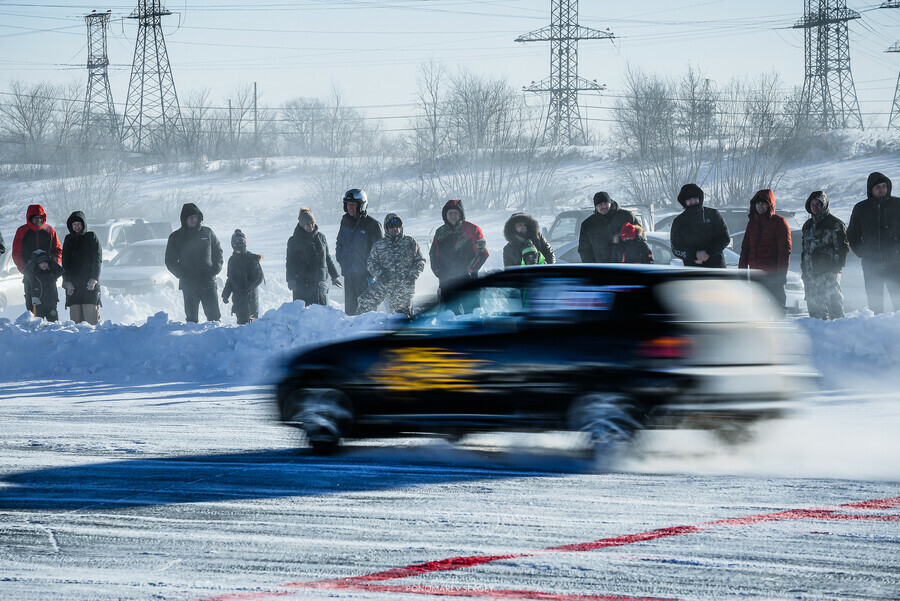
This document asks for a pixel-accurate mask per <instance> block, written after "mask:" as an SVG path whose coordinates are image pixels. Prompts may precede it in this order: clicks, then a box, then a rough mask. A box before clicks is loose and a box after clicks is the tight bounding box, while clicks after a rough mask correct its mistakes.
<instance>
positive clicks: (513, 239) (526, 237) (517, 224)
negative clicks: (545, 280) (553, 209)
mask: <svg viewBox="0 0 900 601" xmlns="http://www.w3.org/2000/svg"><path fill="white" fill-rule="evenodd" d="M503 237H504V238H506V246H504V247H503V266H504V267H511V266H513V265H526V264H529V265H532V264H542V263H556V255H555V254H554V253H553V247H551V246H550V243H549V242H547V239H546V238H544V236H543V234H541V232H540V229H539V227H538V222H537V220H535V219H534V218H533V217H531V216H529V215H526V214H525V213H516V214H515V215H513V216H512V217H510V218H509V219H507V220H506V225H504V226H503ZM526 248H530V249H534V251H535V252H536V253H537V254H536V255H535V257H534V259H535V260H534V263H525V262H524V261H525V259H524V255H525V254H526V252H525V251H526Z"/></svg>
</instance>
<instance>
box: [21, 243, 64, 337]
mask: <svg viewBox="0 0 900 601" xmlns="http://www.w3.org/2000/svg"><path fill="white" fill-rule="evenodd" d="M22 275H23V276H24V279H25V292H26V293H27V294H28V295H29V297H30V299H31V306H32V313H34V316H35V317H42V318H44V319H46V320H47V321H58V320H59V312H58V311H57V309H56V306H57V304H58V303H59V291H58V290H57V289H56V280H58V279H59V277H60V276H61V275H63V268H62V267H61V266H60V265H59V263H57V262H56V261H55V260H53V258H51V257H50V253H48V252H47V251H46V250H43V249H38V250H36V251H34V252H33V253H31V258H30V259H29V260H28V263H26V264H25V268H24V269H23V270H22Z"/></svg>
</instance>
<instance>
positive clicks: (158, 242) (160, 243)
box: [126, 238, 169, 248]
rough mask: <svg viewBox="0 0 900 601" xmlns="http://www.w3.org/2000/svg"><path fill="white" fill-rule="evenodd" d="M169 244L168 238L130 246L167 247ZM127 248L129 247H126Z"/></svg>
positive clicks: (142, 241) (134, 243) (143, 241)
mask: <svg viewBox="0 0 900 601" xmlns="http://www.w3.org/2000/svg"><path fill="white" fill-rule="evenodd" d="M168 242H169V239H168V238H154V239H152V240H141V241H140V242H132V243H131V244H129V245H128V246H129V247H130V246H165V245H166V244H167V243H168ZM126 248H127V247H126Z"/></svg>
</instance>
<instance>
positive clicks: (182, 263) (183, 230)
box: [166, 202, 224, 323]
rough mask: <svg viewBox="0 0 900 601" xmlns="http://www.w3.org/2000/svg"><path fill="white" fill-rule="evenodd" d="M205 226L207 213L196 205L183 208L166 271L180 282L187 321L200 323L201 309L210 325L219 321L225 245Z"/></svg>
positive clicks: (171, 239)
mask: <svg viewBox="0 0 900 601" xmlns="http://www.w3.org/2000/svg"><path fill="white" fill-rule="evenodd" d="M202 223H203V213H202V212H201V211H200V209H199V208H197V205H195V204H194V203H192V202H189V203H186V204H185V205H184V206H183V207H181V227H180V228H178V229H177V230H175V231H174V232H172V233H171V234H169V242H168V244H166V267H167V268H168V270H169V271H170V272H171V273H172V275H174V276H175V277H176V278H178V288H179V290H181V292H182V294H183V296H184V314H185V320H186V321H189V322H194V323H196V322H197V321H199V317H200V305H201V304H202V305H203V314H204V315H206V320H207V321H219V320H220V319H221V318H222V313H221V312H220V311H219V296H218V294H216V275H218V274H219V272H220V271H222V264H223V262H224V259H223V256H222V245H221V244H219V240H218V238H216V234H215V233H214V232H213V231H212V230H211V229H210V228H208V227H206V226H205V225H201V224H202Z"/></svg>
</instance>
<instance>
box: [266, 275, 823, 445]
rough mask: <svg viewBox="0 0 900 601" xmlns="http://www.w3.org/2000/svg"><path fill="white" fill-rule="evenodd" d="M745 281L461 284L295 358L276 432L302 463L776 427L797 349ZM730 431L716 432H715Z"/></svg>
mask: <svg viewBox="0 0 900 601" xmlns="http://www.w3.org/2000/svg"><path fill="white" fill-rule="evenodd" d="M746 277H747V274H746V273H743V274H738V273H736V272H733V271H731V270H701V269H686V268H677V267H670V266H620V265H596V264H594V265H544V266H534V267H516V268H511V269H508V270H506V271H502V272H495V273H492V274H490V275H488V276H485V277H483V278H479V279H476V280H472V281H469V282H466V283H465V284H464V285H463V286H461V287H459V288H456V289H454V290H451V291H449V292H448V293H447V294H446V295H445V296H444V298H443V299H442V300H441V301H440V302H439V303H437V304H435V305H434V306H432V307H431V308H429V309H426V310H425V311H423V312H422V313H420V314H418V315H417V316H416V317H415V318H413V320H412V321H410V322H409V323H408V324H404V325H403V326H401V327H399V328H398V329H396V330H393V331H388V332H386V333H382V334H378V335H375V336H372V337H369V338H362V339H357V340H353V341H347V342H339V343H335V344H328V345H325V346H321V347H318V348H315V349H313V350H308V351H305V352H302V353H301V354H299V355H298V356H296V357H295V358H294V359H292V360H291V361H290V362H289V363H288V365H287V373H286V375H285V377H284V378H283V379H282V381H281V382H280V383H279V384H278V386H277V400H278V406H279V410H280V416H281V420H282V421H283V422H284V423H286V424H289V425H291V426H296V427H298V428H300V429H301V430H303V431H304V432H305V434H306V437H307V439H308V441H309V443H310V444H311V445H312V446H313V448H314V449H316V450H319V451H327V450H331V449H334V448H335V447H336V446H337V445H338V443H339V442H340V440H341V439H343V438H347V437H353V438H357V437H372V436H386V435H398V434H407V433H438V434H445V435H448V436H450V437H452V438H455V437H458V436H460V435H463V434H466V433H471V432H479V431H490V430H501V431H534V430H574V431H582V432H584V433H586V434H588V435H590V437H591V440H592V441H593V442H594V446H595V447H599V448H603V447H605V446H607V445H609V444H610V443H611V442H621V441H623V440H627V439H628V438H629V437H630V436H631V434H632V433H633V432H635V431H636V430H638V429H640V428H653V427H673V426H680V425H685V424H689V425H691V426H692V427H695V426H699V427H712V428H719V427H723V428H724V427H725V426H726V424H727V425H729V426H730V425H732V424H733V423H736V422H740V423H744V422H752V421H753V420H756V419H760V418H763V417H769V416H774V415H778V414H779V413H780V412H781V411H782V410H783V409H784V406H785V404H784V401H788V400H790V399H791V398H792V397H793V395H794V394H795V393H796V392H797V391H799V390H800V389H802V388H804V387H806V386H807V385H808V384H809V383H810V382H811V379H812V378H814V376H815V374H814V371H813V370H812V369H811V367H810V366H809V364H808V359H807V354H806V353H807V351H806V349H807V346H808V341H807V340H806V338H805V336H804V334H803V333H802V332H801V331H800V330H799V329H798V328H796V327H795V326H794V325H792V324H791V323H789V322H786V321H784V320H781V319H779V316H778V312H777V311H776V310H775V308H774V306H773V304H774V301H773V300H772V298H771V296H770V295H769V294H768V293H767V292H766V291H765V290H764V289H763V288H762V286H760V285H759V284H757V283H756V282H752V281H747V280H746ZM729 420H730V421H729Z"/></svg>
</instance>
